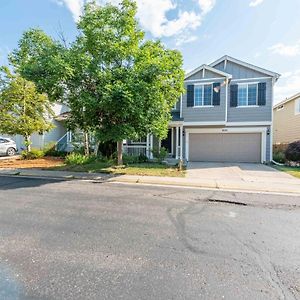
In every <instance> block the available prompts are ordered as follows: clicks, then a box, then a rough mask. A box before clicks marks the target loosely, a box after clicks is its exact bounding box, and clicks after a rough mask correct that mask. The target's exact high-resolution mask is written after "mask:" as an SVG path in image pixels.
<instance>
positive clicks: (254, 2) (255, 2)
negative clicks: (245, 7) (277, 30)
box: [249, 0, 264, 7]
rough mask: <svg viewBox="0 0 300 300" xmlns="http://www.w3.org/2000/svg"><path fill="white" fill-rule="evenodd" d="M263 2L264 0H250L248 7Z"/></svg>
mask: <svg viewBox="0 0 300 300" xmlns="http://www.w3.org/2000/svg"><path fill="white" fill-rule="evenodd" d="M263 2H264V0H253V1H251V2H250V3H249V6H250V7H255V6H257V5H260V4H262V3H263Z"/></svg>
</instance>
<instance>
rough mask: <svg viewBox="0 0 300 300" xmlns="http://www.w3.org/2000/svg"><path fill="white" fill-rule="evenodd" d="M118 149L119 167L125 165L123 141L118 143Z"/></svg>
mask: <svg viewBox="0 0 300 300" xmlns="http://www.w3.org/2000/svg"><path fill="white" fill-rule="evenodd" d="M117 147H118V166H121V165H123V141H119V142H117Z"/></svg>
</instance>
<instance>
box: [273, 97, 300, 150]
mask: <svg viewBox="0 0 300 300" xmlns="http://www.w3.org/2000/svg"><path fill="white" fill-rule="evenodd" d="M273 110H274V118H273V120H274V124H273V126H274V131H273V132H274V137H273V142H274V144H288V143H291V142H294V141H297V140H300V93H298V94H296V95H294V96H292V97H290V98H287V99H285V100H284V101H281V102H280V103H278V104H276V105H275V106H274V108H273Z"/></svg>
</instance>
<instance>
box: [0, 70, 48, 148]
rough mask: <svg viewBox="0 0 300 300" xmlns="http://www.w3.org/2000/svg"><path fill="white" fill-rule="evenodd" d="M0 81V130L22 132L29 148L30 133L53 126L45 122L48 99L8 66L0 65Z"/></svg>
mask: <svg viewBox="0 0 300 300" xmlns="http://www.w3.org/2000/svg"><path fill="white" fill-rule="evenodd" d="M0 80H1V81H0V83H1V87H0V132H3V133H6V134H11V135H15V134H20V135H22V136H23V137H24V140H25V146H26V148H27V151H30V150H31V141H30V136H31V134H32V133H34V132H39V133H40V132H44V131H48V130H50V129H51V128H52V126H53V125H52V124H51V123H50V122H49V121H47V117H49V116H50V115H51V114H53V112H52V110H51V107H50V103H49V101H48V98H47V96H46V95H45V94H40V93H38V92H37V90H36V87H35V84H34V83H33V82H30V81H28V80H26V79H24V78H22V77H21V76H20V75H15V74H12V73H11V72H10V71H9V70H8V68H1V77H0Z"/></svg>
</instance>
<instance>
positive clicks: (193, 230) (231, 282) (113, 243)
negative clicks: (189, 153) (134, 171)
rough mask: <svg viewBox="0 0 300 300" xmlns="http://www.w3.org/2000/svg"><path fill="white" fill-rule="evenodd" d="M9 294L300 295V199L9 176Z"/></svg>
mask: <svg viewBox="0 0 300 300" xmlns="http://www.w3.org/2000/svg"><path fill="white" fill-rule="evenodd" d="M226 201H229V202H231V203H226ZM297 203H299V205H298V204H297ZM242 204H247V205H242ZM0 299H5V300H7V299H130V300H132V299H164V300H165V299H300V199H299V198H295V197H289V196H279V195H276V196H275V195H262V194H245V193H229V192H215V191H205V190H196V189H182V188H171V187H154V186H140V185H121V184H119V185H118V184H112V183H110V184H109V183H103V184H101V183H93V182H82V181H56V180H45V179H26V178H13V177H4V176H2V177H1V176H0Z"/></svg>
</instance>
